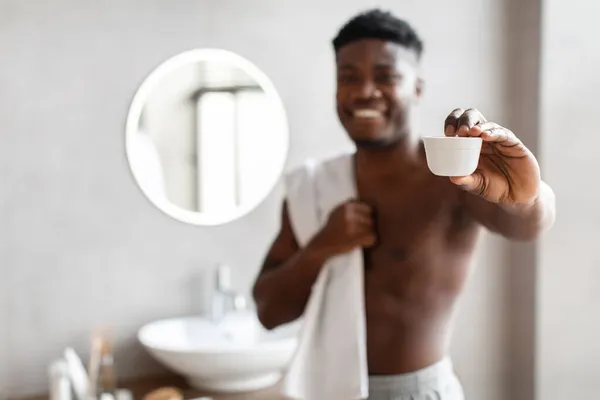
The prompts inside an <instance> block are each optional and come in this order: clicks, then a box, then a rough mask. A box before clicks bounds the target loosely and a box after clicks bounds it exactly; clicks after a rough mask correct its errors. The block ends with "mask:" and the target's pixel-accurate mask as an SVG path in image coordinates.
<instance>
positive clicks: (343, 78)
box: [338, 75, 359, 83]
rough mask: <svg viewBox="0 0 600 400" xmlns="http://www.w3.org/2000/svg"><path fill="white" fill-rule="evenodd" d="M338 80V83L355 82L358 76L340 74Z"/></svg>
mask: <svg viewBox="0 0 600 400" xmlns="http://www.w3.org/2000/svg"><path fill="white" fill-rule="evenodd" d="M338 81H339V82H340V83H356V82H358V81H359V78H358V77H357V76H355V75H340V76H339V77H338Z"/></svg>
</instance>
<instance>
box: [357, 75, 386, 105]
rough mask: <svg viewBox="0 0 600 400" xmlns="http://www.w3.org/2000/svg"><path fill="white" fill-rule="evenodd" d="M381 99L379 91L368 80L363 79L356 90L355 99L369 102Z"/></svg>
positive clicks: (373, 83)
mask: <svg viewBox="0 0 600 400" xmlns="http://www.w3.org/2000/svg"><path fill="white" fill-rule="evenodd" d="M379 97H381V91H380V90H379V88H378V87H377V85H376V84H375V82H373V81H372V80H370V79H365V80H364V81H363V82H362V83H361V85H360V86H359V87H357V88H356V98H357V99H360V100H371V99H375V98H379Z"/></svg>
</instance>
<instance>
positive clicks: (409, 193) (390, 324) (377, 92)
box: [254, 10, 555, 400]
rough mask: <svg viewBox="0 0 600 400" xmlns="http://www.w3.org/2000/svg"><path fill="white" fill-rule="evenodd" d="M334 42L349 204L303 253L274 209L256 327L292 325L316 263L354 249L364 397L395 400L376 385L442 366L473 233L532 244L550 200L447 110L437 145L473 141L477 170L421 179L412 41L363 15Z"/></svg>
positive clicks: (397, 23) (487, 131)
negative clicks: (363, 330)
mask: <svg viewBox="0 0 600 400" xmlns="http://www.w3.org/2000/svg"><path fill="white" fill-rule="evenodd" d="M333 45H334V49H335V53H336V64H337V112H338V116H339V119H340V121H341V123H342V125H343V126H344V128H345V130H346V131H347V133H348V135H349V136H350V138H351V139H352V140H353V141H354V143H355V144H356V148H357V150H356V153H355V154H354V163H355V164H354V165H355V171H356V180H357V182H356V185H357V189H358V194H359V198H358V199H357V200H355V201H350V202H347V203H345V204H340V205H339V206H338V207H337V208H335V209H334V210H333V212H331V214H330V215H329V218H328V221H327V223H326V224H325V226H323V227H322V229H321V230H320V231H319V232H318V233H317V234H316V235H315V236H314V237H313V238H312V240H311V241H310V242H309V243H308V245H306V246H305V247H303V248H300V246H299V245H298V243H297V240H296V238H295V237H294V233H293V231H292V228H291V222H290V219H289V216H288V212H287V209H286V205H285V202H284V204H283V213H282V214H283V215H282V226H281V230H280V232H279V235H278V236H277V238H276V239H275V241H274V243H273V244H272V247H271V249H270V250H269V252H268V255H267V257H266V260H265V262H264V265H263V268H262V270H261V272H260V274H259V276H258V278H257V280H256V282H255V286H254V297H255V300H256V303H257V307H258V313H259V318H260V320H261V322H262V324H263V325H264V326H265V327H267V328H274V327H277V326H279V325H281V324H284V323H287V322H291V321H293V320H295V319H297V318H299V317H300V316H301V315H302V313H303V311H304V308H305V305H306V304H307V301H308V298H309V295H310V292H311V287H312V285H313V283H314V282H315V281H316V278H317V276H318V274H319V271H320V270H321V268H322V266H323V265H324V263H325V262H326V260H328V259H329V258H331V257H333V256H335V255H337V254H341V253H344V252H348V251H350V250H352V249H354V248H356V247H362V248H363V254H364V264H365V303H366V316H367V359H368V366H369V374H370V376H371V382H370V390H371V394H370V397H369V398H370V399H380V398H381V399H383V398H385V399H392V398H393V399H399V398H404V397H402V394H401V393H400V392H398V393H385V390H388V391H389V390H391V389H390V387H391V386H390V385H387V386H388V387H387V388H383V387H381V388H379V389H378V385H377V379H378V376H381V375H383V376H385V377H386V378H390V377H392V378H393V377H394V376H408V375H410V374H415V376H418V374H419V372H420V371H423V370H424V369H425V368H429V370H430V371H431V367H432V366H435V365H436V364H439V363H440V362H442V361H443V360H444V357H445V350H446V349H445V344H446V340H447V335H448V325H449V320H450V318H451V315H452V310H453V306H454V304H455V301H456V299H457V297H458V296H459V294H460V293H461V291H462V290H463V286H464V283H465V278H466V277H467V275H468V268H469V265H470V260H471V257H472V255H473V253H474V248H475V245H476V242H477V239H478V236H479V231H480V227H481V226H483V227H485V228H487V229H489V230H490V231H492V232H495V233H498V234H500V235H503V236H504V237H507V238H510V239H514V240H533V239H535V238H537V237H538V235H539V234H540V233H541V232H543V231H544V230H546V229H548V228H550V226H551V225H552V224H553V222H554V209H555V201H554V194H553V192H552V190H551V189H550V187H549V186H547V185H546V184H545V183H543V182H542V181H541V179H540V170H539V165H538V162H537V161H536V159H535V157H534V155H533V154H532V153H531V151H529V150H528V149H527V148H526V147H525V146H524V145H523V143H522V142H521V141H520V140H519V139H518V138H517V137H516V136H515V134H513V133H512V132H511V131H510V130H508V129H506V128H504V127H502V126H500V125H498V124H496V123H493V122H487V121H486V120H485V118H484V117H483V115H482V114H481V113H480V112H478V111H477V110H474V109H466V110H464V109H461V108H457V109H456V110H454V111H452V112H451V113H450V115H449V116H448V117H447V119H446V120H445V122H444V126H443V127H444V131H445V134H446V135H447V136H455V135H458V136H477V137H481V138H482V139H483V141H484V144H483V148H482V151H481V156H480V161H479V166H478V169H477V170H476V171H475V173H474V174H473V175H471V176H467V177H454V178H450V179H449V178H444V177H438V176H434V175H433V174H432V173H431V172H430V171H429V169H428V167H427V164H426V160H425V154H424V148H423V144H422V141H421V140H420V138H419V135H418V134H417V132H415V131H414V129H413V128H412V123H411V116H412V115H413V114H414V113H413V112H412V111H413V109H414V108H415V107H416V105H417V103H418V101H419V98H420V96H421V91H422V80H421V79H420V77H419V76H418V64H419V60H420V56H421V52H422V43H421V41H420V39H419V37H418V35H417V34H416V33H415V31H414V30H413V29H412V28H411V27H410V25H409V24H407V23H406V22H405V21H402V20H400V19H397V18H396V17H394V16H393V15H391V14H389V13H384V12H381V11H378V10H374V11H370V12H367V13H364V14H361V15H358V16H357V17H355V18H353V19H352V20H350V21H349V22H348V23H347V24H346V25H345V26H344V27H343V28H342V29H341V30H340V32H339V34H338V36H337V37H336V38H335V39H334V41H333ZM440 128H442V126H441V123H440ZM440 373H443V372H440ZM451 373H452V372H451ZM454 380H455V385H457V386H458V387H456V388H455V390H454V394H453V395H450V396H449V397H446V396H447V395H444V394H443V393H442V389H441V388H439V392H436V390H437V389H436V388H424V389H423V390H430V391H431V390H433V391H434V392H435V393H437V395H438V396H439V398H442V399H446V398H452V399H459V398H462V396H463V395H462V389H461V388H460V383H458V381H457V380H456V379H455V377H454ZM394 390H396V389H394ZM446 393H447V392H446ZM420 394H421V395H424V392H423V393H420ZM407 398H410V397H407ZM419 398H421V397H419ZM423 398H425V397H423ZM431 398H438V397H434V396H433V395H432V397H431ZM335 400H338V399H335ZM339 400H343V399H339Z"/></svg>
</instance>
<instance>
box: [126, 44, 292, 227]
mask: <svg viewBox="0 0 600 400" xmlns="http://www.w3.org/2000/svg"><path fill="white" fill-rule="evenodd" d="M288 141H289V132H288V124H287V119H286V116H285V111H284V107H283V103H282V101H281V99H280V97H279V95H278V94H277V91H276V90H275V88H274V86H273V84H272V83H271V81H270V80H269V78H268V77H267V76H266V75H265V74H264V73H263V72H261V71H260V70H259V69H258V68H257V67H256V66H255V65H254V64H252V63H251V62H249V61H248V60H246V59H244V58H242V57H240V56H239V55H236V54H234V53H231V52H228V51H224V50H216V49H202V50H192V51H189V52H186V53H183V54H180V55H177V56H175V57H173V58H171V59H169V60H167V61H166V62H164V63H163V64H162V65H160V66H159V67H158V68H157V69H156V70H155V71H154V72H152V73H151V74H150V75H149V76H148V77H147V78H146V80H145V81H144V82H143V83H142V85H141V86H140V88H139V90H138V91H137V93H136V95H135V97H134V99H133V102H132V104H131V108H130V110H129V116H128V118H127V128H126V149H127V158H128V160H129V165H130V167H131V171H132V173H133V176H134V178H135V180H136V181H137V183H138V185H139V187H140V188H141V190H142V192H143V193H144V194H145V195H146V196H147V197H148V199H149V200H150V201H151V202H152V203H153V204H154V205H155V206H156V207H158V208H159V209H160V210H162V211H163V212H165V213H166V214H168V215H170V216H171V217H173V218H176V219H178V220H180V221H183V222H187V223H191V224H195V225H218V224H223V223H226V222H229V221H232V220H234V219H236V218H239V217H241V216H242V215H244V214H246V213H248V212H249V211H250V210H252V209H253V208H255V207H256V206H257V205H258V204H259V203H260V202H261V201H263V200H264V198H265V197H266V196H267V195H268V193H269V192H270V191H271V190H272V189H273V187H274V186H275V185H276V183H277V181H278V179H279V177H280V175H281V173H282V171H283V167H284V164H285V161H286V157H287V151H288Z"/></svg>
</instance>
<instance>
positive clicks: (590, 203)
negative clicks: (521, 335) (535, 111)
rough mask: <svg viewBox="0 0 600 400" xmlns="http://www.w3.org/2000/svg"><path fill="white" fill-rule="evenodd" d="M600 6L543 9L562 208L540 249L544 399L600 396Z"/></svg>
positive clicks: (547, 150) (553, 176)
mask: <svg viewBox="0 0 600 400" xmlns="http://www.w3.org/2000/svg"><path fill="white" fill-rule="evenodd" d="M598 15H600V3H598V2H592V1H585V0H574V1H570V2H568V3H567V2H563V1H560V0H546V1H545V2H544V13H543V26H544V36H543V37H544V40H543V42H544V43H543V52H542V54H543V69H542V80H541V82H542V96H541V99H542V114H541V124H542V125H541V131H542V132H543V134H542V135H541V138H540V141H541V143H540V144H541V149H542V154H543V168H544V169H543V171H544V175H545V177H546V179H547V180H548V181H549V182H550V184H551V185H552V186H553V187H554V190H555V191H556V195H557V198H558V203H559V210H558V211H559V212H558V218H557V221H556V227H555V228H554V229H553V230H552V231H551V232H549V234H548V235H546V237H545V238H544V240H543V241H542V242H541V246H540V252H539V254H540V265H539V282H540V283H539V286H540V290H539V292H538V312H539V315H538V321H539V327H540V328H539V332H538V360H539V370H538V378H539V380H538V385H539V395H540V396H539V398H540V399H544V400H555V399H566V398H569V399H576V398H598V393H600V368H599V367H598V361H599V360H600V312H598V305H599V304H600V269H599V267H600V256H599V254H598V242H599V241H600V225H599V222H600V208H599V207H598V205H599V202H598V198H599V196H600V190H599V189H598V182H599V179H598V177H597V171H598V168H599V167H600V157H599V155H598V151H597V150H598V146H599V145H600V136H599V135H598V124H597V122H596V118H597V117H598V114H599V113H600V102H599V101H598V93H600V75H599V71H600V41H599V39H598V38H600V26H599V25H598V18H597V17H598Z"/></svg>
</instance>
